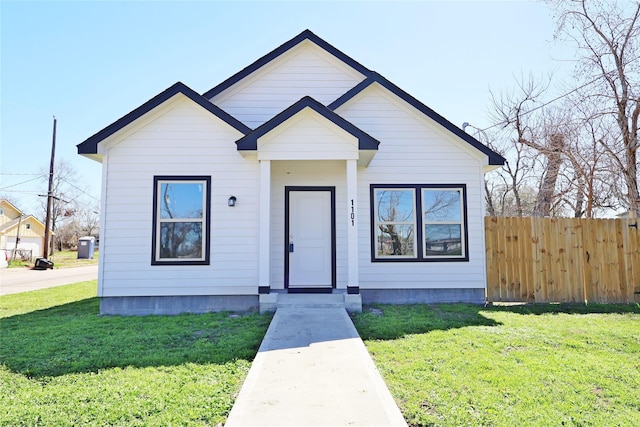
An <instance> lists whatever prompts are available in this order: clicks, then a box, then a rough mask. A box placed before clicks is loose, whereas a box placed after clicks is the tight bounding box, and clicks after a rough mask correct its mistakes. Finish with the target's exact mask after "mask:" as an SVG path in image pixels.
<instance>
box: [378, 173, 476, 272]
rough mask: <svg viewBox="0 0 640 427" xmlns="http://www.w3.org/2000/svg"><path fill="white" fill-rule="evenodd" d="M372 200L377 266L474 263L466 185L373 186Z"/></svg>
mask: <svg viewBox="0 0 640 427" xmlns="http://www.w3.org/2000/svg"><path fill="white" fill-rule="evenodd" d="M371 200H372V201H373V204H372V212H371V217H372V218H371V225H372V233H371V235H372V236H373V243H372V251H371V252H372V253H371V259H372V261H468V260H469V255H468V252H467V246H468V238H467V225H466V216H467V207H466V186H465V185H464V184H460V185H449V184H448V185H431V184H422V185H420V184H415V185H372V186H371ZM416 212H417V214H416Z"/></svg>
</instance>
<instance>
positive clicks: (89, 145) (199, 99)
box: [77, 82, 251, 154]
mask: <svg viewBox="0 0 640 427" xmlns="http://www.w3.org/2000/svg"><path fill="white" fill-rule="evenodd" d="M178 93H182V94H183V95H184V96H186V97H187V98H189V99H191V100H192V101H193V102H195V103H196V104H198V105H200V106H201V107H202V108H204V109H206V110H207V111H209V112H210V113H212V114H213V115H215V116H217V117H218V118H220V119H222V120H223V121H224V122H226V123H227V124H229V125H230V126H231V127H233V128H234V129H236V130H238V131H239V132H242V133H243V134H245V135H246V134H247V133H249V132H251V129H250V128H249V127H247V126H246V125H244V124H243V123H241V122H240V121H238V120H237V119H235V118H234V117H233V116H231V115H230V114H229V113H227V112H226V111H224V110H222V109H221V108H220V107H217V106H215V105H213V104H212V103H211V102H209V100H207V99H206V98H205V97H203V96H201V95H200V94H198V93H197V92H196V91H194V90H193V89H191V88H190V87H188V86H187V85H185V84H184V83H182V82H177V83H175V84H174V85H173V86H171V87H169V88H167V89H166V90H164V91H163V92H161V93H159V94H158V95H156V96H154V97H153V98H151V99H150V100H149V101H147V102H145V103H144V104H142V105H141V106H139V107H138V108H136V109H135V110H133V111H131V112H130V113H128V114H127V115H125V116H123V117H121V118H120V119H118V120H116V121H115V122H113V123H111V124H110V125H109V126H107V127H106V128H104V129H102V130H101V131H99V132H98V133H96V134H95V135H93V136H91V137H89V138H87V139H86V140H85V141H84V142H81V143H80V144H78V145H77V147H78V154H97V153H98V144H99V143H100V142H101V141H103V140H104V139H105V138H107V137H109V136H111V135H113V134H114V133H116V132H117V131H119V130H120V129H122V128H124V127H125V126H127V125H129V124H131V123H132V122H134V121H135V120H137V119H139V118H140V117H142V116H143V115H145V114H146V113H148V112H149V111H151V110H153V109H154V108H156V107H158V106H159V105H161V104H162V103H164V102H165V101H167V100H168V99H170V98H172V97H173V96H175V95H176V94H178Z"/></svg>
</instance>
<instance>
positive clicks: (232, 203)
mask: <svg viewBox="0 0 640 427" xmlns="http://www.w3.org/2000/svg"><path fill="white" fill-rule="evenodd" d="M236 200H237V199H236V196H231V197H229V201H228V204H229V207H234V206H235V205H236Z"/></svg>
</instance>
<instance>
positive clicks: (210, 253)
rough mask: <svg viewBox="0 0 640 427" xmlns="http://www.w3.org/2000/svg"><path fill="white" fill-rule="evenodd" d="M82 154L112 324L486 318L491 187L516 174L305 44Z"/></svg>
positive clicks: (91, 142)
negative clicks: (171, 319) (318, 300)
mask: <svg viewBox="0 0 640 427" xmlns="http://www.w3.org/2000/svg"><path fill="white" fill-rule="evenodd" d="M406 65H407V66H410V65H411V64H406ZM427 71H428V70H425V74H428V73H427ZM78 153H79V154H81V155H84V156H86V157H89V158H92V159H94V160H97V161H99V162H102V168H103V173H102V177H103V180H102V208H101V212H102V219H101V221H102V222H101V225H100V230H101V255H100V273H99V279H98V294H99V296H100V297H101V311H102V313H119V314H146V313H178V312H181V311H189V312H202V311H209V310H238V309H243V308H251V307H256V306H258V304H259V302H262V303H263V304H264V306H267V304H268V303H270V302H273V300H274V297H275V296H276V295H278V294H281V293H285V292H288V293H293V292H305V293H312V294H313V293H334V294H344V295H346V297H345V299H349V301H351V302H353V301H354V300H355V301H357V302H356V305H358V304H360V298H361V301H362V302H364V303H372V302H388V303H413V302H416V303H417V302H457V301H466V302H474V303H483V302H484V301H485V284H486V278H485V277H486V274H485V268H486V266H485V242H484V241H485V237H484V226H483V224H484V222H483V216H484V196H483V192H484V187H483V182H484V181H483V180H484V178H483V177H484V173H485V172H487V171H489V170H492V169H494V168H496V167H498V166H499V165H502V164H503V163H504V159H503V158H502V157H501V156H500V155H499V154H497V153H495V152H493V151H491V150H490V149H488V148H487V147H486V146H484V145H483V144H481V143H480V142H478V141H477V140H476V139H474V138H472V137H471V136H469V135H468V134H466V133H465V132H463V130H461V129H460V128H458V127H456V126H454V125H453V124H451V123H450V122H448V121H447V120H446V119H444V118H443V117H441V116H440V115H438V114H437V113H435V112H434V111H433V110H431V109H430V108H429V107H427V106H426V105H424V104H422V103H421V102H420V101H418V100H417V99H415V98H413V97H412V96H411V95H409V94H407V93H406V92H404V91H403V90H402V89H400V88H398V87H397V86H395V85H394V84H393V83H391V82H389V81H388V80H386V79H385V78H384V77H382V76H381V75H379V74H377V73H375V72H373V71H371V70H369V69H367V68H365V67H364V66H363V65H361V64H360V63H358V62H356V61H355V60H354V59H352V58H350V57H349V56H347V55H345V54H344V53H342V52H341V51H339V50H337V49H336V48H335V47H333V46H331V45H330V44H328V43H327V42H325V41H324V40H322V39H320V38H319V37H318V36H316V35H315V34H313V33H312V32H310V31H304V32H302V33H301V34H299V35H298V36H296V37H295V38H293V39H291V40H289V41H288V42H286V43H284V44H283V45H282V46H280V47H278V48H277V49H275V50H274V51H272V52H270V53H269V54H267V55H266V56H264V57H262V58H260V59H258V60H257V61H256V62H254V63H253V64H251V65H249V66H248V67H246V68H245V69H243V70H242V71H240V72H239V73H237V74H235V75H233V76H231V77H230V78H229V79H227V80H225V81H224V82H222V83H220V84H219V85H218V86H216V87H214V88H213V89H211V90H209V91H207V92H205V93H204V94H202V95H200V94H198V93H197V92H195V91H193V90H192V89H190V88H189V87H187V86H186V85H184V84H182V83H176V84H174V85H173V86H171V87H170V88H168V89H166V90H165V91H163V92H162V93H160V94H159V95H157V96H155V97H154V98H152V99H151V100H149V101H147V102H146V103H144V104H143V105H141V106H140V107H138V108H137V109H135V110H133V111H132V112H130V113H129V114H127V115H125V116H124V117H122V118H121V119H119V120H117V121H116V122H114V123H113V124H111V125H109V126H107V127H106V128H105V129H103V130H101V131H100V132H98V133H97V134H95V135H94V136H92V137H90V138H88V139H87V140H86V141H84V142H82V143H81V144H79V145H78ZM264 306H263V307H264ZM356 309H357V307H356Z"/></svg>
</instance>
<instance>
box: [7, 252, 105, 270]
mask: <svg viewBox="0 0 640 427" xmlns="http://www.w3.org/2000/svg"><path fill="white" fill-rule="evenodd" d="M98 256H99V252H98V251H95V252H94V253H93V259H78V252H77V251H62V252H54V253H53V255H51V256H49V259H50V260H51V261H53V264H54V265H53V267H54V268H68V267H82V266H84V265H96V264H98ZM33 261H34V262H35V259H34V260H33ZM34 262H29V261H21V260H18V259H16V260H14V261H13V262H11V263H9V268H25V267H33V264H34Z"/></svg>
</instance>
